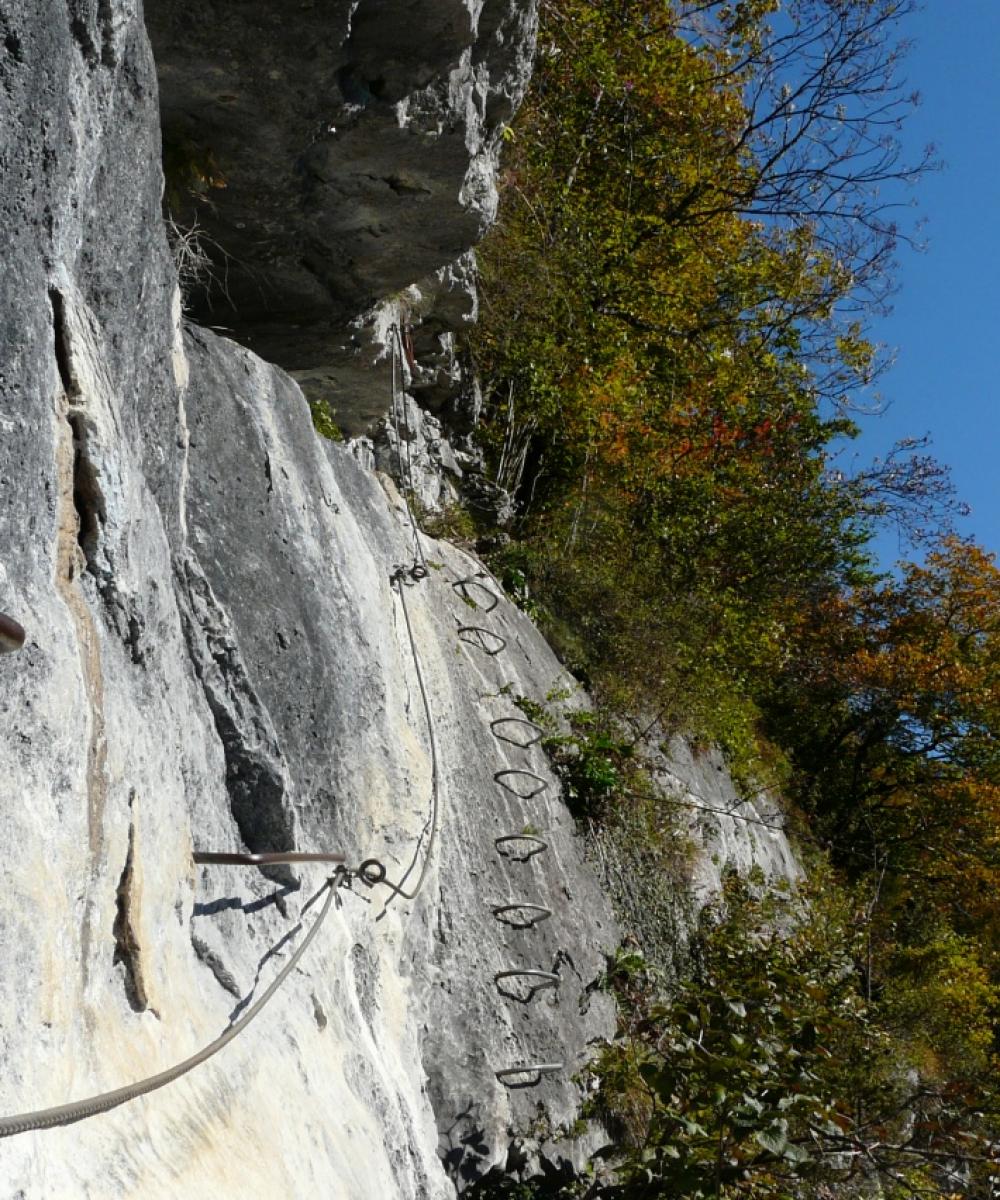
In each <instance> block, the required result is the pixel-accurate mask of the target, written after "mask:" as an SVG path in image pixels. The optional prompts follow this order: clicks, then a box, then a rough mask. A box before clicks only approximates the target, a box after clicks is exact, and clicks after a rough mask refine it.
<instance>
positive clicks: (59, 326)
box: [49, 288, 80, 400]
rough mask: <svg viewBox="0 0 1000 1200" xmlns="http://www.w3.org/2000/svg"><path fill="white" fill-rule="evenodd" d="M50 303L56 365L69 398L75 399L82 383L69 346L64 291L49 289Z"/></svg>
mask: <svg viewBox="0 0 1000 1200" xmlns="http://www.w3.org/2000/svg"><path fill="white" fill-rule="evenodd" d="M49 303H50V304H51V305H52V334H53V342H54V345H55V354H56V367H57V368H58V370H59V380H60V382H61V383H62V388H63V391H64V392H65V394H66V398H67V400H73V399H74V398H75V397H77V396H78V395H79V394H80V385H79V383H78V382H77V379H76V375H75V374H74V372H73V361H72V357H71V355H70V347H69V329H68V327H67V324H66V301H65V300H64V299H63V296H62V292H60V291H59V290H58V289H57V288H50V289H49Z"/></svg>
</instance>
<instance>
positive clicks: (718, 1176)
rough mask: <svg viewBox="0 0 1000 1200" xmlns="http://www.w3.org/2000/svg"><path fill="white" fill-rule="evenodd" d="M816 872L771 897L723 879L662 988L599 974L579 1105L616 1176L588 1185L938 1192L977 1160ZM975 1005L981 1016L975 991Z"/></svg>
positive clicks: (838, 895)
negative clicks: (604, 981)
mask: <svg viewBox="0 0 1000 1200" xmlns="http://www.w3.org/2000/svg"><path fill="white" fill-rule="evenodd" d="M819 882H820V883H821V884H822V886H818V885H817V883H815V882H814V883H813V884H811V885H809V886H804V887H800V888H797V889H788V890H786V891H785V892H784V893H780V892H779V893H775V892H772V891H769V890H768V889H767V888H765V887H764V886H763V885H762V881H761V880H760V879H759V878H758V879H756V880H741V879H738V878H736V877H732V878H730V879H729V880H728V882H727V884H726V888H725V892H724V895H723V897H722V899H721V900H720V901H719V902H718V903H717V904H716V905H714V906H712V907H711V908H710V909H708V910H706V912H705V913H704V914H703V917H702V921H701V926H700V930H699V932H698V935H697V937H696V938H695V940H694V942H693V944H692V947H691V953H692V966H691V971H690V975H689V977H688V979H687V980H686V981H685V982H684V983H683V984H682V986H681V987H680V988H679V989H678V990H677V992H676V994H675V995H674V996H673V997H672V998H670V999H668V1000H664V999H662V993H661V992H660V990H659V989H658V988H657V986H656V981H655V979H652V980H649V981H648V982H647V983H646V986H644V987H638V988H637V987H636V985H635V980H636V975H635V973H634V972H632V973H626V974H625V975H624V976H622V975H620V974H613V975H612V976H611V977H612V979H613V980H615V981H616V982H617V983H618V984H619V986H618V989H617V990H618V995H619V999H620V1002H621V1005H622V1028H621V1031H620V1035H619V1037H618V1038H617V1039H616V1040H615V1042H613V1043H612V1044H610V1045H608V1046H606V1047H605V1048H604V1050H603V1051H602V1053H601V1055H600V1056H599V1058H598V1059H597V1062H596V1065H595V1072H596V1077H597V1079H598V1081H599V1090H598V1091H597V1093H596V1095H595V1097H594V1099H593V1100H592V1101H591V1104H590V1113H591V1115H592V1116H595V1117H598V1118H600V1119H601V1120H602V1121H603V1122H604V1123H605V1124H606V1126H607V1127H608V1128H609V1129H610V1130H611V1131H612V1132H613V1133H615V1134H616V1139H615V1142H614V1143H613V1144H612V1145H611V1146H610V1147H608V1148H607V1149H606V1151H605V1152H604V1153H605V1155H606V1156H607V1157H609V1158H610V1159H611V1160H612V1161H613V1162H614V1165H615V1167H616V1172H617V1181H616V1183H615V1184H613V1185H608V1186H607V1187H606V1188H603V1189H601V1190H600V1191H599V1192H598V1193H597V1194H598V1195H601V1196H608V1197H615V1198H616V1200H640V1198H645V1197H652V1196H661V1195H669V1196H683V1197H691V1198H695V1197H700V1198H708V1197H713V1198H717V1197H723V1196H740V1197H752V1198H757V1197H760V1198H762V1200H763V1198H764V1197H767V1198H768V1200H799V1198H801V1197H806V1196H817V1195H828V1194H831V1193H830V1192H829V1191H824V1190H823V1189H824V1187H826V1188H829V1187H831V1186H834V1185H836V1186H838V1187H839V1188H840V1189H842V1191H841V1192H840V1193H839V1194H851V1195H853V1194H857V1192H858V1191H859V1190H863V1191H868V1190H870V1189H871V1188H872V1187H873V1186H876V1185H877V1186H878V1187H880V1188H881V1189H882V1191H881V1194H882V1195H885V1196H897V1195H898V1196H904V1195H908V1194H913V1193H917V1194H919V1193H920V1192H921V1191H923V1192H925V1193H926V1194H929V1195H943V1194H948V1192H950V1190H952V1184H951V1183H949V1181H950V1180H951V1181H955V1180H961V1179H967V1178H968V1177H969V1175H968V1173H969V1172H971V1173H972V1175H976V1174H977V1173H979V1174H981V1173H982V1172H983V1171H986V1170H988V1169H990V1168H989V1164H990V1162H991V1154H990V1147H989V1143H988V1142H984V1139H983V1136H982V1131H981V1130H980V1128H978V1127H977V1125H978V1122H977V1120H976V1118H975V1117H973V1115H972V1114H971V1113H970V1112H969V1111H966V1112H965V1113H964V1114H963V1115H964V1118H965V1120H964V1122H956V1121H955V1119H954V1118H955V1112H954V1110H953V1108H951V1107H949V1101H948V1099H947V1098H946V1097H944V1096H942V1095H941V1094H934V1093H933V1091H932V1090H929V1089H927V1088H926V1087H922V1086H921V1085H920V1084H918V1083H916V1082H915V1079H916V1075H915V1073H911V1072H909V1071H908V1070H907V1067H908V1066H909V1065H912V1063H913V1059H912V1056H911V1054H910V1052H909V1051H910V1049H911V1048H912V1046H913V1041H912V1039H914V1038H919V1037H922V1036H924V1032H922V1031H921V1030H920V1026H919V1024H917V1023H914V1022H913V1021H912V1020H911V1021H910V1022H907V1023H906V1024H905V1029H906V1036H905V1037H901V1036H900V1032H899V1030H900V1028H901V1026H899V1024H898V1022H899V1019H900V1016H901V1010H900V1009H899V1007H898V1006H896V1007H892V1006H889V1007H888V1008H887V1009H886V1010H885V1011H882V1010H880V1008H879V1006H878V1005H877V1004H873V1002H872V1001H870V1000H869V999H867V998H866V997H865V994H864V986H863V976H862V973H861V972H860V971H859V967H858V964H859V962H860V961H863V957H864V947H865V941H866V931H865V928H864V923H863V920H862V919H860V918H861V913H862V911H863V910H861V909H859V907H858V905H857V903H856V901H854V900H853V898H852V897H851V895H850V894H849V893H846V892H842V891H841V890H840V889H839V888H837V887H836V885H835V884H834V882H833V881H832V880H831V879H830V878H829V877H827V878H825V879H823V880H821V881H819ZM952 961H954V959H953V960H952ZM975 1003H976V1004H978V1005H979V1013H978V1015H979V1016H980V1017H981V1013H982V1006H983V1005H984V1004H988V1003H989V997H988V996H987V995H986V994H985V993H983V994H981V995H979V996H978V997H977V999H976V1002H975ZM910 1015H911V1018H912V1017H913V1016H915V1015H916V1014H910ZM894 1021H895V1022H896V1025H895V1026H894ZM984 1100H985V1095H984ZM978 1115H979V1116H980V1117H981V1114H978ZM994 1157H995V1156H994ZM995 1165H996V1164H995V1162H994V1166H995ZM943 1185H948V1186H947V1187H944V1186H943Z"/></svg>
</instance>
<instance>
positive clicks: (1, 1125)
mask: <svg viewBox="0 0 1000 1200" xmlns="http://www.w3.org/2000/svg"><path fill="white" fill-rule="evenodd" d="M343 874H346V873H343ZM343 874H336V875H331V877H330V878H329V879H328V880H327V881H326V883H325V884H324V885H323V887H322V888H321V889H320V890H319V891H318V892H317V893H316V896H315V897H314V900H313V901H310V903H313V902H315V900H318V899H319V897H320V896H321V895H322V894H323V892H324V891H327V892H328V895H327V897H326V901H325V903H324V904H323V909H322V911H321V912H320V914H319V916H318V917H317V918H316V920H315V921H314V922H313V924H312V928H311V929H310V930H309V932H308V933H307V934H306V936H305V937H304V938H303V939H302V944H301V945H300V946H299V947H298V949H296V951H295V953H294V954H293V955H292V957H291V958H290V959H289V960H288V962H287V963H286V964H285V965H284V966H283V967H282V968H281V970H280V971H279V972H278V974H277V975H276V976H275V977H274V979H273V980H272V981H271V983H270V984H269V985H268V987H267V990H266V991H265V992H264V994H263V996H261V998H260V999H259V1000H257V1001H256V1002H255V1003H254V1004H252V1005H251V1006H250V1007H249V1008H248V1009H247V1011H246V1012H245V1013H244V1014H243V1016H242V1017H240V1019H239V1020H238V1021H235V1022H234V1023H233V1024H232V1025H230V1026H229V1028H228V1029H226V1031H225V1032H224V1033H222V1034H221V1035H220V1036H219V1037H217V1038H216V1039H215V1040H214V1041H212V1042H209V1044H208V1045H207V1046H205V1047H203V1048H202V1049H201V1050H199V1051H198V1053H197V1054H192V1055H191V1057H190V1058H185V1059H184V1061H183V1062H179V1063H177V1064H175V1065H174V1066H172V1067H168V1068H167V1070H165V1071H160V1072H159V1073H158V1074H156V1075H149V1076H147V1077H146V1078H145V1079H140V1080H138V1081H137V1082H136V1083H130V1084H128V1085H126V1086H125V1087H121V1088H116V1089H115V1090H114V1091H111V1092H100V1093H99V1094H98V1095H96V1096H90V1097H88V1098H87V1099H86V1100H75V1101H73V1102H72V1103H70V1104H59V1105H56V1106H54V1107H52V1108H41V1109H38V1110H37V1111H35V1112H28V1113H19V1114H17V1115H15V1116H11V1117H0V1138H4V1137H11V1136H13V1135H14V1134H17V1133H27V1132H29V1131H30V1130H33V1129H50V1128H51V1127H52V1126H54V1125H71V1124H73V1123H74V1122H75V1121H82V1120H83V1119H84V1118H85V1117H93V1116H96V1115H97V1114H98V1113H103V1112H108V1111H109V1110H110V1109H112V1108H117V1107H118V1106H119V1105H121V1104H127V1103H128V1102H129V1101H130V1100H136V1099H138V1098H139V1097H140V1096H145V1095H148V1094H149V1093H150V1092H155V1091H157V1090H158V1089H159V1088H162V1087H166V1086H167V1084H168V1083H173V1082H174V1080H175V1079H180V1077H181V1076H182V1075H186V1074H187V1073H188V1072H189V1071H193V1070H194V1068H195V1067H198V1066H200V1065H201V1064H202V1063H203V1062H206V1061H207V1060H208V1059H210V1058H212V1056H213V1055H215V1054H218V1052H219V1051H220V1050H221V1049H222V1048H223V1047H224V1046H228V1045H229V1043H230V1042H231V1041H232V1040H233V1039H234V1038H236V1037H238V1036H239V1035H240V1034H241V1033H242V1032H243V1030H244V1029H246V1027H247V1026H248V1025H249V1024H250V1022H251V1021H252V1020H253V1019H254V1017H256V1016H257V1015H258V1014H259V1013H260V1011H261V1010H262V1009H263V1008H264V1006H265V1005H266V1004H267V1002H268V1001H269V1000H270V999H271V997H272V996H274V995H275V993H276V992H277V991H278V989H279V988H280V987H281V985H282V984H283V983H284V982H285V980H286V979H287V978H288V976H289V975H290V974H291V973H292V971H294V970H295V968H296V966H298V964H299V962H300V960H301V958H302V956H303V954H305V952H306V950H307V949H308V948H309V945H310V943H311V942H312V940H313V938H314V937H315V936H316V934H317V933H318V932H319V927H320V926H321V925H322V924H323V922H324V920H325V919H326V916H327V913H329V911H330V908H331V906H332V904H333V900H334V897H335V896H336V893H337V887H338V886H339V884H340V882H341V879H342V878H343ZM307 907H308V906H307ZM301 928H302V922H301V921H299V923H298V925H297V926H296V929H293V930H292V933H293V934H294V933H295V932H296V930H297V929H301ZM289 936H291V935H289Z"/></svg>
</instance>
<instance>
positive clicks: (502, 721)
mask: <svg viewBox="0 0 1000 1200" xmlns="http://www.w3.org/2000/svg"><path fill="white" fill-rule="evenodd" d="M498 725H525V726H527V728H528V729H530V730H532V731H533V732H534V736H533V737H531V738H530V740H529V741H526V742H521V741H518V739H517V738H515V737H511V736H510V735H509V734H506V733H498V732H497V726H498ZM490 730H491V731H492V733H493V736H494V737H495V738H496V739H497V741H498V742H506V743H507V744H508V745H510V746H518V747H520V748H521V749H522V750H527V748H528V747H529V746H537V745H538V743H539V742H540V741H541V740H542V738H543V737H545V730H544V729H543V728H542V727H541V725H536V724H535V722H534V721H527V720H525V718H524V717H497V719H496V720H495V721H490Z"/></svg>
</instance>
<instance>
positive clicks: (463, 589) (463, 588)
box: [451, 575, 500, 613]
mask: <svg viewBox="0 0 1000 1200" xmlns="http://www.w3.org/2000/svg"><path fill="white" fill-rule="evenodd" d="M451 586H452V587H453V588H454V589H455V590H456V591H457V592H458V594H459V595H460V596H461V597H462V599H463V600H468V601H469V603H470V604H472V605H474V606H475V607H476V608H478V609H480V610H481V611H482V612H484V613H491V612H492V611H493V610H494V609H495V608H496V606H497V605H498V604H499V603H500V597H499V596H498V595H497V594H496V592H494V591H493V590H492V589H490V588H488V587H487V586H486V584H485V583H480V582H479V580H478V579H476V577H475V576H474V575H469V576H467V577H466V578H465V579H456V580H455V582H454V583H453V584H452V585H451ZM469 588H478V589H479V590H480V591H481V592H483V593H484V594H485V595H486V597H487V598H488V599H490V600H492V601H493V603H492V604H491V605H490V606H489V608H486V607H485V606H484V605H482V604H480V603H479V601H478V600H476V598H475V596H470V595H469Z"/></svg>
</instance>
